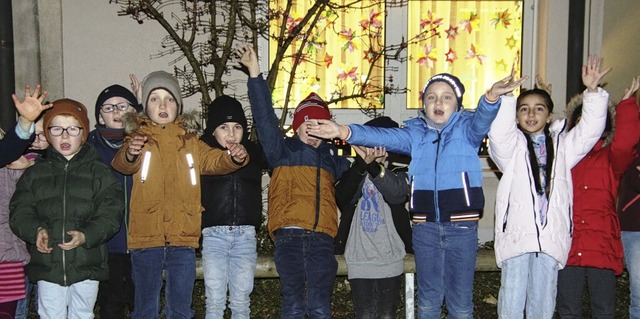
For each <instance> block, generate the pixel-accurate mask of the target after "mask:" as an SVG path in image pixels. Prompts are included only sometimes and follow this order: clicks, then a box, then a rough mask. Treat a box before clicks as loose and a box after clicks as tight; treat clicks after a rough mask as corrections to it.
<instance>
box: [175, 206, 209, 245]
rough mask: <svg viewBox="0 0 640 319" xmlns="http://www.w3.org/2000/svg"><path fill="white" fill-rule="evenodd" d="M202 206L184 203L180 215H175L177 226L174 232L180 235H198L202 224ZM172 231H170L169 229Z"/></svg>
mask: <svg viewBox="0 0 640 319" xmlns="http://www.w3.org/2000/svg"><path fill="white" fill-rule="evenodd" d="M202 210H203V209H202V206H201V205H194V204H184V205H183V211H182V212H183V213H182V214H181V215H182V216H179V217H177V219H178V220H179V221H180V222H179V226H180V227H179V228H178V229H176V231H175V233H176V234H178V235H180V236H188V237H200V233H201V229H200V226H201V225H202ZM170 232H172V231H170ZM172 233H173V232H172Z"/></svg>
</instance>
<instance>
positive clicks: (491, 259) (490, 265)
mask: <svg viewBox="0 0 640 319" xmlns="http://www.w3.org/2000/svg"><path fill="white" fill-rule="evenodd" d="M336 260H337V261H338V276H346V275H347V263H346V262H345V260H344V256H343V255H336ZM499 270H500V269H499V268H498V266H496V259H495V255H494V253H493V250H488V249H480V250H478V255H477V257H476V271H499ZM404 272H405V273H415V272H416V263H415V259H414V256H413V255H407V257H405V258H404ZM196 276H197V278H198V279H203V278H204V276H203V274H202V260H201V259H200V258H198V259H197V260H196ZM255 278H278V272H277V271H276V263H275V261H274V260H273V257H272V256H258V263H257V265H256V274H255Z"/></svg>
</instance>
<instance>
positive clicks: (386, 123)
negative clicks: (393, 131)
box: [364, 116, 400, 128]
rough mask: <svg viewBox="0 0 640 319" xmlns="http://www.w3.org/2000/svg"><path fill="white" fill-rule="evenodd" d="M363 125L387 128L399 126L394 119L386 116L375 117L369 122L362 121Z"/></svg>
mask: <svg viewBox="0 0 640 319" xmlns="http://www.w3.org/2000/svg"><path fill="white" fill-rule="evenodd" d="M364 125H368V126H375V127H388V128H395V127H400V125H398V123H397V122H396V121H394V120H392V119H391V118H390V117H388V116H380V117H376V118H374V119H373V120H370V121H369V122H367V123H364Z"/></svg>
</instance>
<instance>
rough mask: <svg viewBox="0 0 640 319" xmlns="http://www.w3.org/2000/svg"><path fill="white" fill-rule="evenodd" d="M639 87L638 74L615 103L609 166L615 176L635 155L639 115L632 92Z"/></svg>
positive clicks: (625, 168) (628, 164) (631, 161)
mask: <svg viewBox="0 0 640 319" xmlns="http://www.w3.org/2000/svg"><path fill="white" fill-rule="evenodd" d="M638 88H640V76H637V77H635V78H633V80H632V81H631V86H630V87H629V88H627V89H626V91H625V94H624V96H623V98H622V100H621V101H620V103H618V105H616V115H615V118H614V119H613V120H614V121H615V128H616V131H615V133H614V135H613V140H612V141H611V166H612V167H613V172H614V174H616V176H618V177H621V176H622V174H624V172H625V171H626V170H627V169H628V168H629V166H630V165H631V164H632V163H633V160H634V158H635V156H636V153H635V147H636V144H638V141H639V140H640V130H639V129H638V128H640V116H639V114H638V111H639V107H638V103H637V102H636V99H635V97H634V96H633V93H635V92H636V91H637V90H638Z"/></svg>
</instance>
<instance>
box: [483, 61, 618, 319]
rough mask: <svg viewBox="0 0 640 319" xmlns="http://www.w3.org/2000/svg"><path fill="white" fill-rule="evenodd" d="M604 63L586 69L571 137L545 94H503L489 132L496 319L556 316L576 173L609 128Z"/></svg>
mask: <svg viewBox="0 0 640 319" xmlns="http://www.w3.org/2000/svg"><path fill="white" fill-rule="evenodd" d="M607 72H608V71H605V72H600V59H599V58H597V57H589V59H588V63H587V66H583V68H582V82H583V84H584V85H585V86H586V87H587V91H586V92H585V93H584V110H583V114H582V119H581V120H580V123H578V125H576V127H575V128H574V129H572V130H571V131H568V132H566V125H565V121H564V120H562V121H557V122H554V123H551V117H550V114H551V112H552V111H553V102H552V101H551V97H550V96H549V94H548V93H547V92H546V91H544V90H540V89H533V90H529V91H525V92H523V93H522V94H520V96H519V97H518V100H517V107H516V105H514V102H515V99H514V98H513V97H506V98H505V99H504V100H505V102H506V103H505V105H504V106H502V107H501V108H500V111H499V112H498V116H497V117H496V120H495V121H494V122H493V124H492V125H491V130H490V131H489V155H490V156H491V159H492V160H493V161H494V162H495V163H496V165H497V166H498V168H499V169H500V171H501V172H502V173H503V176H502V179H501V180H500V183H499V185H498V190H497V199H496V211H495V214H496V215H495V253H496V263H497V264H498V267H500V268H502V277H501V287H500V294H499V296H498V316H499V317H500V318H522V317H523V314H524V313H525V306H526V317H527V318H551V317H552V316H553V311H554V308H555V299H556V281H557V275H558V269H561V268H563V267H564V265H565V262H566V261H567V253H568V252H569V246H570V245H571V230H572V222H571V206H572V186H571V168H572V167H573V166H574V165H576V164H577V163H578V162H579V161H580V159H582V157H584V156H585V155H586V154H587V152H589V150H591V148H592V147H593V146H594V145H595V144H596V142H597V141H598V138H599V137H600V135H601V133H602V130H603V129H604V122H605V117H606V113H607V99H608V97H609V94H608V93H607V92H606V91H604V90H602V89H600V88H598V83H599V81H600V79H601V78H602V76H603V75H604V74H605V73H607Z"/></svg>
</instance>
